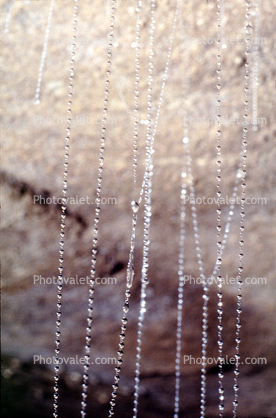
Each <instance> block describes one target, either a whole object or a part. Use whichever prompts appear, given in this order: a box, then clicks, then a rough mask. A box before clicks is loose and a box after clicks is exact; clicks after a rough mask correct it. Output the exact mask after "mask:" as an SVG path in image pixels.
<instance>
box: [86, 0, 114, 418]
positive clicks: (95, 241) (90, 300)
mask: <svg viewBox="0 0 276 418" xmlns="http://www.w3.org/2000/svg"><path fill="white" fill-rule="evenodd" d="M115 5H116V0H112V2H111V15H110V26H109V42H108V52H107V70H106V73H105V78H106V80H105V92H104V102H103V117H102V128H101V132H102V133H101V147H100V157H99V168H98V178H97V189H96V196H97V197H96V199H95V203H96V207H95V219H94V231H93V234H94V238H93V246H92V257H91V270H90V285H89V298H88V315H87V327H86V337H85V362H86V364H85V365H84V367H83V377H82V395H81V396H82V401H81V417H82V418H84V417H85V416H86V406H87V403H86V400H87V390H88V371H89V365H90V351H91V346H90V343H91V331H92V322H93V317H92V315H93V300H94V286H95V274H96V260H97V258H96V256H97V244H98V223H99V216H100V211H101V191H102V172H103V164H104V157H103V155H104V150H105V131H106V124H107V113H108V108H107V104H108V97H109V90H108V87H109V83H110V81H109V78H110V74H111V57H112V48H113V32H114V20H115V10H116V9H115Z"/></svg>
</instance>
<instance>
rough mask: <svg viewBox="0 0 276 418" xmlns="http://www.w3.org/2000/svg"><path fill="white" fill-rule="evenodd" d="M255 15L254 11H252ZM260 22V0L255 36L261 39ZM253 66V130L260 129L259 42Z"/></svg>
mask: <svg viewBox="0 0 276 418" xmlns="http://www.w3.org/2000/svg"><path fill="white" fill-rule="evenodd" d="M252 15H253V13H252ZM259 24H260V1H259V0H256V3H255V4H254V38H255V39H257V40H258V39H259ZM252 53H253V54H252V55H253V57H252V58H253V61H254V62H253V68H252V124H253V131H257V130H258V84H259V54H260V53H259V45H258V42H257V43H256V44H255V45H254V46H253V49H252Z"/></svg>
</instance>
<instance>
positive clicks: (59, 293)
mask: <svg viewBox="0 0 276 418" xmlns="http://www.w3.org/2000/svg"><path fill="white" fill-rule="evenodd" d="M77 16H78V0H75V6H74V15H73V37H72V45H71V61H70V77H69V86H68V107H67V114H68V117H67V127H66V133H67V134H66V138H65V155H64V171H63V189H62V193H63V198H62V206H61V225H60V227H61V229H60V243H59V269H58V270H59V275H58V284H57V312H56V340H55V346H56V348H55V376H54V381H55V383H54V392H55V393H54V404H53V406H54V413H53V416H54V417H55V418H58V397H59V393H58V392H59V386H58V381H59V353H60V324H61V299H62V282H63V254H64V236H65V232H64V229H65V218H66V196H67V189H68V184H67V176H68V159H69V147H70V146H69V143H70V137H71V112H72V110H71V109H72V96H73V79H74V72H75V71H74V64H75V49H76V33H77Z"/></svg>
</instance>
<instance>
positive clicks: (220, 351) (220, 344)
mask: <svg viewBox="0 0 276 418" xmlns="http://www.w3.org/2000/svg"><path fill="white" fill-rule="evenodd" d="M216 5H217V28H218V31H217V198H218V199H217V255H218V257H217V283H218V294H217V295H218V304H217V312H218V366H219V373H218V378H219V389H218V390H219V417H220V418H222V417H223V412H224V388H223V377H224V376H223V369H222V367H223V356H222V354H223V339H222V331H223V325H222V315H223V302H222V277H221V275H220V265H221V256H220V252H221V245H222V243H221V204H220V198H221V145H220V144H221V142H220V141H221V140H220V138H221V123H220V120H221V107H220V105H221V100H220V89H221V45H220V44H221V17H220V0H217V3H216Z"/></svg>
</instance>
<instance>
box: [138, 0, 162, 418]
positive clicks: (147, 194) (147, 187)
mask: <svg viewBox="0 0 276 418" xmlns="http://www.w3.org/2000/svg"><path fill="white" fill-rule="evenodd" d="M155 8H156V3H155V0H151V24H150V55H149V76H148V104H147V119H148V124H147V145H146V170H145V176H144V180H145V182H144V202H145V205H144V230H143V263H142V278H141V281H142V285H141V299H140V312H139V317H138V336H137V347H136V350H137V353H136V369H135V386H134V406H133V418H137V413H138V399H139V389H140V360H141V345H142V329H143V323H144V314H145V312H146V286H147V284H148V267H149V259H148V253H149V244H150V241H149V229H150V220H151V187H152V185H151V177H152V173H153V172H152V170H153V166H152V153H153V148H152V145H153V141H152V83H153V57H154V33H155Z"/></svg>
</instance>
